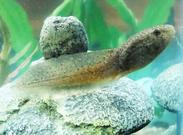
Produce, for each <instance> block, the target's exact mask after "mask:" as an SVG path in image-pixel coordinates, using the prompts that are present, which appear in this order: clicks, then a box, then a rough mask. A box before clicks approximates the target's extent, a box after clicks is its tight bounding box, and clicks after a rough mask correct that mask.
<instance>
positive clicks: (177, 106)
mask: <svg viewBox="0 0 183 135" xmlns="http://www.w3.org/2000/svg"><path fill="white" fill-rule="evenodd" d="M182 69H183V63H180V64H176V65H173V66H171V67H170V68H168V69H167V70H165V71H164V72H162V73H161V74H160V75H159V76H158V77H157V79H156V80H155V81H154V84H153V87H152V93H153V97H154V99H155V100H156V101H157V102H158V103H159V104H160V105H161V106H163V107H164V108H166V109H167V110H169V111H173V112H177V111H180V110H181V108H182V106H183V96H182V95H183V70H182Z"/></svg>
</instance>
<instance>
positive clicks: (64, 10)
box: [51, 0, 74, 16]
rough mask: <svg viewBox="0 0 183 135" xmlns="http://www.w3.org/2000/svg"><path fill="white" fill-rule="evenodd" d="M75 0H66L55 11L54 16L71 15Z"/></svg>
mask: <svg viewBox="0 0 183 135" xmlns="http://www.w3.org/2000/svg"><path fill="white" fill-rule="evenodd" d="M73 5H74V0H64V2H62V3H61V4H60V5H59V6H58V7H57V8H56V9H55V10H54V11H53V12H52V14H51V15H53V16H57V15H60V16H69V15H70V14H71V13H72V10H73Z"/></svg>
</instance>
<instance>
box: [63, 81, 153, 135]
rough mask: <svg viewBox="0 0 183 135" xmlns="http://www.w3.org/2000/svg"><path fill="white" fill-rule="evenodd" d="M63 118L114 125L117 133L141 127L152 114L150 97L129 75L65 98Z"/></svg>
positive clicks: (78, 122)
mask: <svg viewBox="0 0 183 135" xmlns="http://www.w3.org/2000/svg"><path fill="white" fill-rule="evenodd" d="M62 113H63V114H62V115H63V118H64V120H65V121H66V122H69V123H73V124H74V125H77V126H79V125H81V124H86V125H94V126H95V127H103V126H106V127H112V128H113V131H114V134H118V133H121V134H130V133H133V132H135V131H137V130H140V129H141V128H143V127H144V126H145V125H147V124H148V123H149V122H150V121H151V120H152V118H153V115H154V114H153V105H152V102H151V100H150V98H149V97H148V96H147V95H146V94H145V92H144V91H143V90H142V89H141V88H140V87H138V86H137V84H136V83H135V82H134V81H132V80H130V79H127V78H122V79H120V80H119V81H117V82H115V83H113V84H110V85H107V86H104V87H102V88H101V90H100V91H96V92H93V93H87V94H83V95H77V96H76V95H75V96H72V97H69V98H67V99H66V101H65V103H64V106H63V112H62Z"/></svg>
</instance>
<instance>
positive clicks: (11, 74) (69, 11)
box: [0, 0, 175, 84]
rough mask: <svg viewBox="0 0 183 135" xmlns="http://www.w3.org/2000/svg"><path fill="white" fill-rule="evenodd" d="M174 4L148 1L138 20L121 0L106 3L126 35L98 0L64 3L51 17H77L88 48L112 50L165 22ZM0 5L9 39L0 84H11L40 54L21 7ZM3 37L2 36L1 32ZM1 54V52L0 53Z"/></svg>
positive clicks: (12, 1) (11, 2)
mask: <svg viewBox="0 0 183 135" xmlns="http://www.w3.org/2000/svg"><path fill="white" fill-rule="evenodd" d="M174 1H175V0H161V1H159V0H150V1H149V3H148V5H147V7H146V8H145V11H144V16H143V17H142V20H137V19H136V17H135V15H134V14H133V12H132V10H131V9H130V8H128V6H127V5H126V3H125V2H124V1H123V0H115V1H114V0H106V1H105V2H106V3H107V4H108V5H109V6H111V7H112V8H113V9H114V10H115V11H116V12H117V13H118V15H119V17H120V18H121V20H123V21H124V22H125V23H126V24H128V26H129V27H130V29H129V31H128V32H122V31H120V30H119V29H118V28H117V27H116V26H111V25H109V24H108V23H107V22H106V19H105V16H104V14H103V10H102V8H101V7H100V6H101V5H100V4H99V3H98V2H97V0H64V2H63V3H61V4H60V5H59V6H58V7H57V8H56V9H55V10H54V11H53V12H52V13H51V15H61V16H69V15H73V16H76V17H78V18H79V19H80V20H81V21H82V22H83V23H84V26H85V27H86V32H87V34H88V37H89V42H90V45H89V49H92V50H96V49H104V48H114V47H117V46H118V45H120V44H121V43H123V42H124V41H125V40H127V39H128V37H129V36H130V35H132V34H134V33H136V32H138V31H140V30H142V29H144V28H147V27H152V26H154V25H158V24H163V23H165V22H166V21H167V18H168V16H169V13H170V9H171V7H172V6H173V4H174ZM162 4H163V6H162ZM0 5H1V6H0V16H1V18H2V22H4V24H5V25H4V26H6V27H7V31H8V32H7V33H9V36H8V38H10V39H9V41H10V42H9V45H8V46H9V48H10V52H9V53H4V54H6V55H7V56H6V58H7V59H6V60H2V58H1V61H0V64H1V66H0V67H1V69H0V70H1V71H7V74H5V75H4V77H2V76H1V78H4V79H2V81H1V82H2V83H1V84H3V83H5V80H6V81H10V80H12V79H14V78H15V77H16V76H18V75H20V74H21V73H23V72H24V71H25V70H26V69H27V67H28V66H29V64H30V63H31V61H33V60H35V59H37V58H40V57H41V53H40V52H39V50H38V49H37V44H38V41H37V38H36V37H35V36H34V35H33V33H32V28H31V25H30V23H29V20H28V17H27V15H26V12H25V10H24V9H23V8H22V7H21V5H20V4H18V3H17V2H16V0H1V1H0ZM12 7H13V9H12ZM14 11H16V12H14ZM157 14H158V15H157ZM2 36H3V37H5V35H4V34H3V33H2ZM3 46H5V44H4V45H3ZM1 51H3V50H1ZM2 54H3V52H1V55H2ZM1 57H2V56H1ZM4 62H5V63H7V64H6V66H3V64H2V63H4ZM150 67H151V65H149V66H148V67H147V68H146V70H143V74H142V75H144V74H147V73H148V72H149V70H150V69H151V68H150ZM141 73H142V72H141Z"/></svg>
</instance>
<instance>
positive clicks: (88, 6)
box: [52, 0, 112, 50]
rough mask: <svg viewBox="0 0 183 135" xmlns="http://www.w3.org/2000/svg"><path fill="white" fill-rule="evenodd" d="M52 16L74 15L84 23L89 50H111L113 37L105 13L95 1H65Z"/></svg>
mask: <svg viewBox="0 0 183 135" xmlns="http://www.w3.org/2000/svg"><path fill="white" fill-rule="evenodd" d="M52 15H61V16H69V15H73V16H76V17H78V18H79V20H80V21H82V22H83V24H84V26H85V28H86V32H87V34H88V37H89V41H90V46H89V48H90V49H92V50H94V49H104V48H111V47H112V45H111V43H112V42H111V36H110V31H109V29H108V26H107V23H106V22H105V19H104V16H103V13H102V11H101V9H100V7H99V6H98V5H97V3H96V1H95V0H65V1H64V2H63V3H62V4H61V5H59V6H58V7H57V8H56V9H55V10H54V11H53V13H52Z"/></svg>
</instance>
